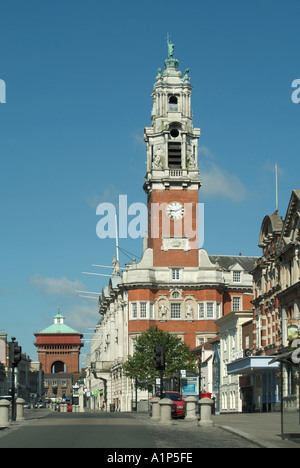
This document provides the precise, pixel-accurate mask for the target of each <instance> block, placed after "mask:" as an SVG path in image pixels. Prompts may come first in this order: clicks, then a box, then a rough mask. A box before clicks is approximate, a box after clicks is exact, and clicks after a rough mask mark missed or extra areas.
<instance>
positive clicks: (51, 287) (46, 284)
mask: <svg viewBox="0 0 300 468" xmlns="http://www.w3.org/2000/svg"><path fill="white" fill-rule="evenodd" d="M30 284H32V285H33V286H38V287H40V288H42V289H43V290H44V293H45V294H47V295H49V296H69V295H74V294H75V291H76V290H84V289H85V286H84V284H83V283H82V282H81V281H80V280H75V281H70V280H68V279H67V278H66V277H62V278H43V277H42V275H40V274H38V273H37V274H36V275H34V276H32V277H31V278H30Z"/></svg>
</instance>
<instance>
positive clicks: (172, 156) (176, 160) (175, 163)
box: [168, 141, 181, 169]
mask: <svg viewBox="0 0 300 468" xmlns="http://www.w3.org/2000/svg"><path fill="white" fill-rule="evenodd" d="M168 166H169V169H181V143H180V142H179V141H171V142H169V143H168Z"/></svg>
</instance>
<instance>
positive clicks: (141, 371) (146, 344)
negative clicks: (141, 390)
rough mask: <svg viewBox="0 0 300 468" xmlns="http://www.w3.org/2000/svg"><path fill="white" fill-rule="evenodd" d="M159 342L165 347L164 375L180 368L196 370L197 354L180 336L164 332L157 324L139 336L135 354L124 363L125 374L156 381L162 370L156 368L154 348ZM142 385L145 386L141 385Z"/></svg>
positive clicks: (167, 375)
mask: <svg viewBox="0 0 300 468" xmlns="http://www.w3.org/2000/svg"><path fill="white" fill-rule="evenodd" d="M157 344H163V345H164V347H165V364H166V368H165V371H164V377H171V376H173V375H178V372H179V370H180V369H186V370H191V371H194V372H195V371H196V366H195V356H194V355H193V354H192V353H191V350H190V348H189V346H187V345H186V344H185V343H184V342H183V341H182V340H181V339H180V338H178V337H177V336H175V335H171V334H170V333H167V332H164V331H163V330H161V329H160V328H158V327H157V326H153V327H150V328H149V329H148V330H146V331H145V332H143V333H141V335H139V336H138V338H137V340H136V343H135V350H134V354H133V356H129V357H128V361H127V362H126V363H125V364H124V365H123V369H124V372H125V375H126V376H127V377H130V378H132V379H137V380H138V381H139V382H142V381H143V382H146V381H147V382H149V383H153V382H155V379H156V378H157V377H159V376H160V371H158V370H156V369H155V363H154V359H153V356H154V348H155V345H157ZM140 386H145V385H141V384H140Z"/></svg>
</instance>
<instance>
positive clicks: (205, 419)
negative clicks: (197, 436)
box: [198, 398, 214, 427]
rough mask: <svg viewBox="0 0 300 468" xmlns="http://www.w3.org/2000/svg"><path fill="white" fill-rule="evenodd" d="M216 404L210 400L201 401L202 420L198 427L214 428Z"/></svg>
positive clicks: (203, 399)
mask: <svg viewBox="0 0 300 468" xmlns="http://www.w3.org/2000/svg"><path fill="white" fill-rule="evenodd" d="M213 404H214V402H213V401H212V400H211V399H210V398H202V399H201V400H199V405H200V420H199V422H198V426H201V427H213V425H214V423H213V421H212V408H213Z"/></svg>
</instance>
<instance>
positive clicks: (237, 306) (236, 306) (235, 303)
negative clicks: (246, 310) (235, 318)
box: [232, 296, 241, 312]
mask: <svg viewBox="0 0 300 468" xmlns="http://www.w3.org/2000/svg"><path fill="white" fill-rule="evenodd" d="M232 310H233V311H234V312H237V311H239V310H241V296H235V297H233V298H232Z"/></svg>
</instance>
